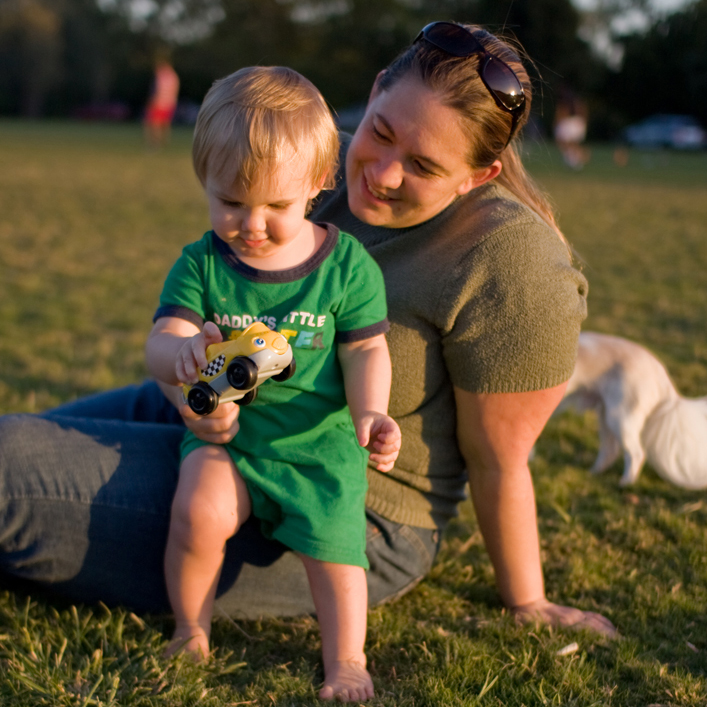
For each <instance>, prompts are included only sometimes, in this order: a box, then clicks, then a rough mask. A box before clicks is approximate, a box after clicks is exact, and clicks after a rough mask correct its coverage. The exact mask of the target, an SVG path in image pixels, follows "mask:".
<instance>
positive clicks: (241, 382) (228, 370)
mask: <svg viewBox="0 0 707 707" xmlns="http://www.w3.org/2000/svg"><path fill="white" fill-rule="evenodd" d="M206 358H207V360H208V362H209V364H208V366H207V367H206V368H205V369H204V370H202V371H200V372H199V382H198V383H195V384H194V385H185V386H184V387H183V388H182V394H183V395H184V401H185V402H186V403H187V404H188V405H189V407H190V408H191V409H192V410H193V411H194V412H195V413H196V414H197V415H210V414H211V413H212V412H213V411H214V410H215V409H216V408H217V407H218V405H219V403H227V402H230V401H232V400H237V401H238V404H239V405H249V404H250V403H252V402H253V400H255V396H256V395H257V393H258V386H259V385H260V384H261V383H264V382H265V381H266V380H268V379H269V378H272V379H273V380H276V381H279V382H281V381H286V380H287V379H288V378H291V377H292V376H293V375H294V372H295V359H294V356H293V355H292V347H291V346H290V345H289V344H288V343H287V339H286V338H285V337H284V336H283V335H282V334H280V332H278V331H273V330H272V329H270V328H269V327H267V326H266V325H265V324H263V323H262V322H255V323H253V324H251V325H250V326H249V327H248V328H247V329H244V330H243V332H241V334H240V335H239V336H238V337H237V338H236V339H233V340H230V341H222V342H220V343H218V344H211V346H209V347H208V348H207V349H206Z"/></svg>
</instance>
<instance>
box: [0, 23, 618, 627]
mask: <svg viewBox="0 0 707 707" xmlns="http://www.w3.org/2000/svg"><path fill="white" fill-rule="evenodd" d="M530 102H531V89H530V82H529V79H528V76H527V73H526V72H525V70H524V68H523V66H522V64H521V62H520V61H519V59H518V57H517V56H516V55H515V54H514V52H513V51H512V50H511V49H510V48H509V47H508V46H507V45H506V44H504V43H503V42H502V41H501V40H499V39H497V38H496V37H493V36H492V35H490V34H488V33H487V32H485V31H483V30H481V29H480V28H477V27H471V26H461V25H456V24H452V23H433V24H431V25H428V26H427V27H425V28H424V30H423V31H422V32H421V33H420V35H419V36H418V38H417V39H416V40H415V42H414V43H413V44H412V46H411V47H410V48H409V49H408V50H407V51H406V52H405V53H404V54H402V55H401V56H400V57H399V58H398V59H397V60H396V61H395V62H393V64H391V66H390V67H388V69H386V70H385V71H384V72H382V73H381V74H380V75H379V77H378V79H377V81H376V84H375V85H374V87H373V90H372V93H371V98H370V101H369V105H368V109H367V112H366V115H365V117H364V119H363V122H362V123H361V125H360V127H359V128H358V130H357V131H356V134H355V135H354V137H353V139H352V140H351V142H350V144H348V146H346V147H347V150H346V156H345V160H343V162H344V163H345V182H344V180H341V183H340V186H339V188H338V189H337V190H335V191H334V192H333V193H332V194H331V195H329V196H328V197H327V199H326V200H325V201H323V202H322V203H321V204H319V205H318V206H317V209H316V210H315V213H314V216H315V218H317V219H320V220H328V221H332V222H333V223H335V224H336V225H338V226H339V227H341V228H342V229H343V230H346V231H349V232H352V233H353V234H354V235H356V236H357V237H358V238H359V239H360V240H361V241H362V242H363V243H364V245H365V246H366V247H367V248H368V249H369V251H370V252H371V254H372V255H373V256H374V257H375V258H376V260H377V261H378V262H379V264H380V265H381V268H382V270H383V273H384V276H385V278H386V287H387V294H388V300H389V317H390V320H391V333H390V335H389V345H390V349H391V355H392V357H393V368H394V382H393V391H392V396H391V410H390V412H391V414H392V415H393V416H395V417H396V419H397V420H398V422H399V424H400V426H401V428H402V431H403V449H402V451H401V454H400V457H399V460H398V462H397V463H396V468H395V469H394V470H393V471H392V472H391V473H390V474H387V475H383V474H380V473H378V472H375V471H374V470H372V469H370V470H369V485H370V491H369V495H368V499H367V502H368V505H369V525H368V544H367V554H368V557H369V561H370V564H371V570H370V572H369V575H368V582H369V597H370V601H371V603H372V604H375V603H379V602H382V601H385V600H389V599H391V598H393V597H395V596H397V595H399V594H402V593H404V592H405V591H408V590H409V589H410V588H411V587H412V586H414V585H415V584H416V583H417V582H418V581H419V580H420V579H422V577H424V575H425V574H426V572H427V571H428V570H429V569H430V567H431V564H432V561H433V559H434V555H435V553H436V550H437V548H438V544H439V537H440V531H441V530H442V528H443V527H444V525H445V523H446V521H447V520H448V519H449V518H450V517H451V516H452V515H454V514H455V511H456V505H457V504H458V502H459V501H460V500H461V499H462V498H463V495H464V487H465V483H466V480H467V478H468V480H469V483H470V487H471V492H472V497H473V501H474V505H475V508H476V514H477V518H478V521H479V525H480V528H481V531H482V533H483V536H484V539H485V542H486V546H487V549H488V551H489V554H490V556H491V560H492V562H493V565H494V568H495V571H496V579H497V584H498V588H499V592H500V594H501V597H502V600H503V602H504V604H505V605H506V606H508V607H509V608H510V609H511V610H512V611H513V612H514V613H515V614H516V616H517V617H518V618H519V619H520V620H536V619H537V620H541V621H545V622H548V623H551V624H553V625H562V626H580V627H583V628H590V629H594V630H596V631H599V632H602V633H605V634H608V635H612V634H613V633H614V632H615V629H614V627H613V626H612V624H611V623H610V622H609V621H608V620H606V619H605V618H603V617H601V616H599V615H597V614H593V613H590V612H582V611H579V610H577V609H572V608H569V607H564V606H559V605H556V604H552V603H550V602H548V601H547V600H546V599H545V594H544V587H543V578H542V570H541V562H540V553H539V542H538V535H537V521H536V513H535V501H534V495H533V487H532V481H531V477H530V472H529V469H528V465H527V459H528V454H529V452H530V450H531V448H532V446H533V444H534V443H535V441H536V439H537V437H538V435H539V434H540V432H541V430H542V428H543V427H544V425H545V423H546V422H547V419H548V418H549V416H550V414H551V412H552V411H553V410H554V408H555V406H556V405H557V404H558V402H559V401H560V399H561V398H562V394H563V391H564V388H565V382H566V381H567V379H568V378H569V376H570V374H571V373H572V369H573V365H574V357H575V352H576V345H577V337H578V333H579V327H580V323H581V321H582V319H583V318H584V316H585V311H586V303H585V297H586V281H585V280H584V278H583V277H582V275H581V274H579V273H578V272H577V271H576V270H574V269H573V268H572V266H571V263H570V257H569V254H568V249H567V246H566V243H565V242H564V240H563V239H562V236H561V234H560V233H559V231H558V229H557V227H556V225H555V222H554V219H553V216H552V213H551V211H550V209H549V207H548V205H547V203H546V201H545V200H544V198H543V197H542V195H541V194H540V193H539V192H538V191H537V190H536V189H535V188H534V186H533V185H532V183H531V182H530V180H529V179H528V177H527V175H526V174H525V172H524V170H523V168H522V165H521V163H520V160H519V159H518V157H517V154H516V152H515V148H514V146H513V138H514V137H515V136H516V135H517V133H518V130H519V129H520V128H521V127H522V125H523V124H524V122H525V121H526V119H527V116H528V113H529V110H530ZM164 392H165V394H166V397H167V398H169V399H171V400H172V401H173V402H174V405H170V404H169V403H168V402H167V401H166V400H165V397H163V396H161V395H160V394H159V391H158V390H157V388H156V386H155V385H154V384H145V385H143V386H141V387H139V388H132V389H127V390H121V391H114V392H112V393H107V394H102V395H98V396H95V397H94V398H89V399H86V400H79V401H78V402H76V403H72V404H69V405H65V406H63V407H61V408H59V409H57V410H54V411H52V412H50V413H47V414H45V415H44V416H42V417H28V416H8V417H6V418H3V419H2V420H1V421H0V484H1V486H0V489H2V495H0V499H2V503H3V504H4V506H5V507H4V509H2V510H1V511H0V549H1V552H2V554H0V562H1V563H2V565H1V566H2V567H3V568H4V569H5V571H6V572H8V573H10V574H12V575H14V576H16V577H24V578H27V579H31V580H35V581H37V582H41V583H44V584H48V583H49V584H51V589H52V591H54V592H58V593H62V594H65V595H67V596H69V597H70V598H72V599H73V600H75V601H96V600H99V599H100V600H102V601H104V602H113V603H123V604H127V605H130V606H132V607H135V608H137V609H143V610H156V611H160V610H167V607H168V604H167V599H166V594H165V590H164V580H163V576H162V555H163V549H164V541H165V536H166V532H167V525H168V518H169V506H170V501H171V498H172V494H173V490H174V486H175V483H176V475H177V466H178V465H177V457H178V443H179V440H180V438H181V435H182V431H183V428H182V427H181V425H180V424H179V423H180V422H181V421H180V419H179V415H178V414H177V410H178V412H179V413H181V415H182V416H183V421H184V423H185V424H186V425H187V426H188V427H189V428H190V429H192V430H193V431H194V432H195V433H196V434H197V435H199V436H201V437H202V438H204V439H206V440H208V441H211V442H225V441H228V440H229V439H231V438H232V437H233V435H235V434H236V432H237V431H238V412H239V411H238V408H237V406H235V405H233V404H229V405H223V406H221V407H219V409H218V410H217V412H216V413H214V414H213V415H211V416H210V417H208V418H196V417H195V416H194V415H193V414H192V413H191V412H190V410H189V409H188V408H187V407H186V406H183V405H181V401H180V395H181V394H180V392H179V391H178V390H176V389H168V390H165V391H164ZM465 469H467V470H468V477H467V472H466V471H465ZM226 554H227V557H226V562H225V565H224V570H223V574H222V577H221V582H220V585H219V596H220V598H219V603H220V607H221V609H222V610H223V611H226V612H228V613H231V614H233V615H240V616H255V615H258V614H268V613H270V614H276V615H293V614H297V613H302V612H309V611H312V609H313V607H312V606H311V603H310V600H309V597H308V592H307V583H306V577H305V576H304V573H303V571H302V570H301V565H300V563H299V562H297V560H296V558H294V557H293V556H292V555H291V554H289V553H287V552H284V549H283V548H282V547H281V546H279V545H277V544H276V543H272V542H266V541H265V540H264V539H263V538H262V537H261V536H260V534H259V532H258V530H257V527H256V526H255V525H253V524H246V525H245V526H244V527H243V528H242V529H241V530H240V531H239V532H238V534H237V535H236V536H234V537H233V538H232V539H231V540H230V541H229V543H228V546H227V551H226Z"/></svg>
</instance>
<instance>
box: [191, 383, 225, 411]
mask: <svg viewBox="0 0 707 707" xmlns="http://www.w3.org/2000/svg"><path fill="white" fill-rule="evenodd" d="M187 403H188V404H189V407H190V408H191V409H192V410H193V411H194V412H195V413H196V414H197V415H210V414H211V413H212V412H213V411H214V410H215V409H216V408H217V407H218V393H217V392H216V391H215V390H214V389H213V388H212V387H211V386H210V385H209V384H208V383H204V382H203V381H199V382H198V383H196V385H194V387H193V388H192V389H191V390H190V391H189V393H188V394H187Z"/></svg>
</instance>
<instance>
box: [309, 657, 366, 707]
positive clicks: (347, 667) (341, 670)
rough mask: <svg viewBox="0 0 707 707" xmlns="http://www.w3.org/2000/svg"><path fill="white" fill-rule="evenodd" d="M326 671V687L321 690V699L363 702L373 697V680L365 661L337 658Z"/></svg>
mask: <svg viewBox="0 0 707 707" xmlns="http://www.w3.org/2000/svg"><path fill="white" fill-rule="evenodd" d="M325 672H326V674H325V675H324V687H322V689H321V690H320V691H319V698H320V699H322V700H333V699H336V700H338V701H339V702H363V701H364V700H367V699H369V698H371V697H373V681H372V680H371V676H370V675H369V674H368V670H366V664H365V663H359V662H356V661H354V660H337V661H334V662H333V663H331V665H330V666H329V669H328V670H326V671H325Z"/></svg>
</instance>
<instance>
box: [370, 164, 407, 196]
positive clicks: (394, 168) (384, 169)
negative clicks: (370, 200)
mask: <svg viewBox="0 0 707 707" xmlns="http://www.w3.org/2000/svg"><path fill="white" fill-rule="evenodd" d="M371 176H372V177H373V179H374V180H375V184H374V185H373V186H374V187H378V188H379V189H397V188H398V187H399V186H400V185H401V184H402V183H403V165H402V164H401V163H400V162H399V161H398V160H395V159H387V160H378V162H376V164H375V166H374V168H373V171H372V174H371Z"/></svg>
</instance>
